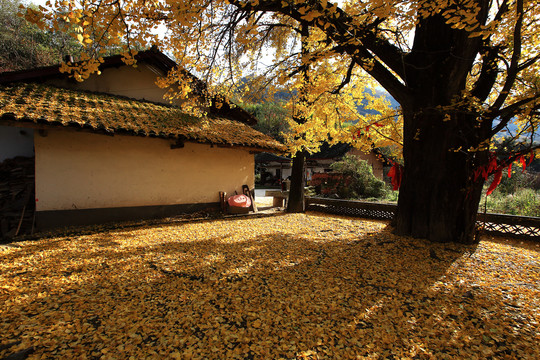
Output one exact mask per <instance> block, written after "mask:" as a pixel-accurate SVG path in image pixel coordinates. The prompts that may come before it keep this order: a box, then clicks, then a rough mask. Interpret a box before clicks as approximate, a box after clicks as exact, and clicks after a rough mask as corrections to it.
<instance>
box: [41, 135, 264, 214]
mask: <svg viewBox="0 0 540 360" xmlns="http://www.w3.org/2000/svg"><path fill="white" fill-rule="evenodd" d="M171 143H172V141H169V140H164V139H157V138H142V137H136V136H123V135H115V136H107V135H99V134H92V133H86V132H75V131H70V130H65V129H60V130H49V131H47V134H46V136H41V135H37V134H36V136H35V149H36V199H37V202H36V208H37V210H38V211H45V210H70V209H93V208H111V207H129V206H147V205H173V204H195V203H217V202H218V201H219V196H218V192H219V191H226V192H227V193H228V194H231V193H234V191H235V190H236V191H238V192H239V193H241V189H242V185H243V184H247V185H249V187H250V188H253V186H254V173H253V168H254V157H253V155H252V154H250V153H249V151H246V150H242V149H238V148H220V147H211V146H210V145H205V144H197V143H186V144H185V147H183V148H179V149H171V148H170V145H171Z"/></svg>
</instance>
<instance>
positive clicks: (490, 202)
mask: <svg viewBox="0 0 540 360" xmlns="http://www.w3.org/2000/svg"><path fill="white" fill-rule="evenodd" d="M505 191H506V190H505V189H504V188H503V189H502V191H501V190H499V189H497V190H495V191H494V192H493V193H492V194H491V195H489V196H488V197H487V204H486V202H485V201H486V198H485V195H484V198H483V199H482V202H481V203H480V209H479V211H484V208H485V206H486V205H487V211H488V212H494V213H502V214H511V215H523V216H540V191H539V190H534V189H527V188H519V189H517V190H516V191H515V192H514V193H506V192H505Z"/></svg>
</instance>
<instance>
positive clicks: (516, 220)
mask: <svg viewBox="0 0 540 360" xmlns="http://www.w3.org/2000/svg"><path fill="white" fill-rule="evenodd" d="M396 209H397V205H395V204H381V203H373V202H365V201H353V200H337V199H326V198H317V197H306V210H313V211H320V212H326V213H332V214H339V215H348V216H358V217H363V218H368V219H381V220H391V219H393V217H394V214H395V212H396ZM477 222H478V225H479V226H481V227H483V228H484V231H486V232H489V233H492V234H500V235H512V236H520V237H528V238H531V237H532V238H534V239H536V240H540V218H539V217H527V216H516V215H504V214H492V213H487V214H484V213H479V214H478V218H477Z"/></svg>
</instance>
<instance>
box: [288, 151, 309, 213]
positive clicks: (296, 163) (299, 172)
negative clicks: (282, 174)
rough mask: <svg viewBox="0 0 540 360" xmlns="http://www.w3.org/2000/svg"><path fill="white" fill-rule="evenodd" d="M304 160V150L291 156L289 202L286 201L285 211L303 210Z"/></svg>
mask: <svg viewBox="0 0 540 360" xmlns="http://www.w3.org/2000/svg"><path fill="white" fill-rule="evenodd" d="M304 162H305V154H304V152H302V151H298V152H297V153H296V155H295V156H294V158H293V165H292V174H291V189H290V191H289V202H288V203H287V212H290V213H299V212H304V211H305V204H304Z"/></svg>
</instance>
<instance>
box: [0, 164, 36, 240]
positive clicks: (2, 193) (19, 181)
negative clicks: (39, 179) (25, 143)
mask: <svg viewBox="0 0 540 360" xmlns="http://www.w3.org/2000/svg"><path fill="white" fill-rule="evenodd" d="M34 173H35V170H34V158H33V157H31V158H28V157H22V156H18V157H15V158H13V159H7V160H4V161H3V162H2V163H0V238H1V239H9V238H12V237H14V236H17V235H22V234H30V233H32V232H33V230H34V229H33V228H34V219H35V218H34V213H35V195H34V189H35V179H34V178H35V176H34Z"/></svg>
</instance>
